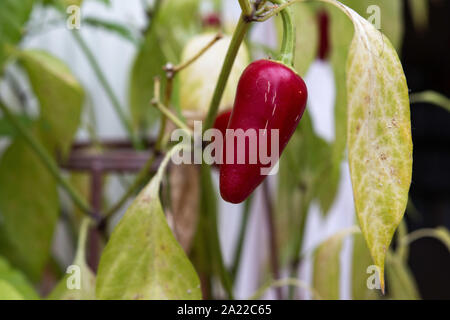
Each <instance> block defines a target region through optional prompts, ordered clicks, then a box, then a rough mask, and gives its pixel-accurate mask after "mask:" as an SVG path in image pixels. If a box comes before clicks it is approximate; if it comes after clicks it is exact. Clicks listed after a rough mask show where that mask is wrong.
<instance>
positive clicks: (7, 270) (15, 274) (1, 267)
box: [0, 257, 39, 300]
mask: <svg viewBox="0 0 450 320" xmlns="http://www.w3.org/2000/svg"><path fill="white" fill-rule="evenodd" d="M0 281H4V282H6V283H8V284H9V285H11V286H12V287H14V289H15V290H16V291H17V292H18V293H19V294H20V295H21V296H22V297H23V298H24V299H27V300H37V299H39V295H38V294H37V293H36V291H35V290H34V288H33V286H32V285H31V284H30V282H29V281H28V279H27V278H26V277H25V275H24V274H23V273H22V272H20V271H18V270H16V269H13V268H12V267H11V266H10V265H9V263H8V261H6V260H5V259H4V258H2V257H0ZM0 299H2V297H1V295H0Z"/></svg>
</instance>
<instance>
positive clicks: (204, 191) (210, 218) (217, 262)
mask: <svg viewBox="0 0 450 320" xmlns="http://www.w3.org/2000/svg"><path fill="white" fill-rule="evenodd" d="M200 176H201V217H200V219H202V222H203V223H205V225H206V226H207V227H206V229H205V230H204V231H205V233H206V235H205V236H206V239H208V241H207V243H205V246H206V247H207V248H208V249H207V250H208V253H209V256H210V257H211V259H212V261H211V263H212V265H213V268H214V271H216V272H217V273H218V276H219V278H220V281H221V283H222V286H223V288H224V290H225V292H226V293H227V295H228V299H230V300H233V286H232V284H231V278H230V274H229V273H228V271H227V269H226V268H225V263H224V261H223V255H222V249H221V246H220V238H219V230H218V226H217V200H216V193H215V188H214V185H213V181H212V177H211V167H210V166H208V165H206V164H202V165H201V167H200Z"/></svg>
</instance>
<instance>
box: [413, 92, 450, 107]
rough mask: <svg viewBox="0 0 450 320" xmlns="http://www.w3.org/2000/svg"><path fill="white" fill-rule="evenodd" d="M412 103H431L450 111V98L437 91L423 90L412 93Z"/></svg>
mask: <svg viewBox="0 0 450 320" xmlns="http://www.w3.org/2000/svg"><path fill="white" fill-rule="evenodd" d="M410 99H411V103H431V104H434V105H436V106H439V107H442V108H443V109H444V110H447V111H448V112H450V99H449V98H447V97H446V96H444V95H443V94H440V93H438V92H435V91H423V92H417V93H413V94H411V97H410Z"/></svg>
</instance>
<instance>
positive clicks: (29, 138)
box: [0, 102, 95, 219]
mask: <svg viewBox="0 0 450 320" xmlns="http://www.w3.org/2000/svg"><path fill="white" fill-rule="evenodd" d="M0 110H1V111H2V112H3V114H4V116H5V117H6V118H8V120H9V121H10V122H11V124H12V125H13V126H14V128H15V129H16V130H17V132H18V133H19V134H20V135H21V136H22V137H23V139H24V140H25V142H26V143H27V144H28V145H29V146H30V147H31V148H32V149H33V151H34V152H35V153H36V155H37V156H38V157H39V159H40V160H41V161H42V163H43V164H44V166H45V167H46V168H47V169H48V171H49V172H50V174H51V175H52V176H53V177H54V178H55V179H56V181H57V182H58V183H59V184H60V185H61V187H62V188H63V189H64V190H65V191H66V192H67V194H68V195H69V197H70V198H71V199H72V201H73V202H74V203H75V205H76V206H77V207H78V208H80V210H81V211H83V212H84V213H86V214H88V215H89V216H90V217H92V218H93V219H95V214H94V213H93V212H92V210H91V208H90V206H89V205H88V204H87V203H86V202H85V201H84V199H83V197H82V196H81V195H80V194H79V193H78V191H77V190H76V189H75V188H73V187H72V185H71V184H70V183H69V182H68V181H67V180H66V179H65V178H64V177H63V176H62V174H61V172H60V170H59V167H58V165H57V164H56V162H55V160H54V159H53V158H52V157H51V155H50V154H49V153H48V151H47V150H46V149H45V148H44V146H42V144H41V143H40V142H39V141H38V140H37V139H36V138H35V137H34V136H33V135H32V134H31V132H30V131H29V130H28V129H27V128H26V127H25V126H24V125H23V124H22V123H21V122H20V121H18V120H17V119H16V117H15V116H14V115H13V114H12V113H11V111H10V110H9V109H8V107H6V106H5V105H4V104H3V103H2V102H0Z"/></svg>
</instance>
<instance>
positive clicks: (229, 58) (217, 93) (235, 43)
mask: <svg viewBox="0 0 450 320" xmlns="http://www.w3.org/2000/svg"><path fill="white" fill-rule="evenodd" d="M240 2H242V1H240ZM245 2H248V1H247V0H246V1H245ZM249 26H250V21H249V20H248V19H247V18H246V15H245V13H244V12H243V13H242V14H241V16H240V18H239V22H238V24H237V26H236V29H235V30H234V34H233V38H232V39H231V43H230V47H229V48H228V52H227V55H226V57H225V61H224V62H223V66H222V70H221V72H220V75H219V80H218V81H217V84H216V88H215V90H214V95H213V98H212V100H211V104H210V106H209V111H208V115H207V116H206V120H205V126H204V130H207V129H209V128H211V127H212V126H213V124H214V120H215V118H216V115H217V111H218V110H219V104H220V101H221V100H222V96H223V91H224V90H225V87H226V85H227V82H228V77H229V76H230V73H231V68H232V67H233V64H234V60H235V59H236V55H237V53H238V51H239V47H240V46H241V43H242V41H243V40H244V37H245V34H246V33H247V30H248V28H249Z"/></svg>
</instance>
